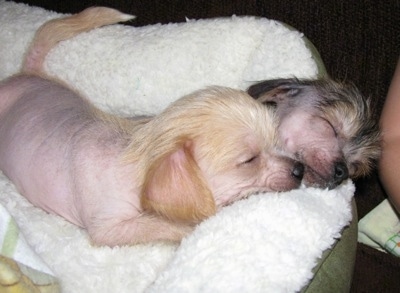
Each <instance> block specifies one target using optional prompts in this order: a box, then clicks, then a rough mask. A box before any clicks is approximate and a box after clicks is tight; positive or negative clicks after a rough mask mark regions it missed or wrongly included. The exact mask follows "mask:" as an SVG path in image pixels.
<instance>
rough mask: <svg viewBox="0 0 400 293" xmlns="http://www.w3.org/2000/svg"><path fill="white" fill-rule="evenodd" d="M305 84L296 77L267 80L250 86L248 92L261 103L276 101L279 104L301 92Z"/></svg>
mask: <svg viewBox="0 0 400 293" xmlns="http://www.w3.org/2000/svg"><path fill="white" fill-rule="evenodd" d="M303 87H304V85H303V84H302V82H300V81H299V80H297V79H295V78H291V79H272V80H265V81H262V82H259V83H256V84H254V85H252V86H250V87H249V88H248V89H247V92H248V94H249V95H250V96H252V97H253V98H254V99H256V100H258V101H259V102H261V103H275V104H277V105H279V104H281V103H283V102H285V101H286V98H291V97H294V96H296V95H298V93H299V92H300V90H301V88H303Z"/></svg>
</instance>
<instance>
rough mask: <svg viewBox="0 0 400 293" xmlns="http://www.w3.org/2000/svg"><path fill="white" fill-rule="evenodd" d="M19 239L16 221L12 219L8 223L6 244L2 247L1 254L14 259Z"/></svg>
mask: <svg viewBox="0 0 400 293" xmlns="http://www.w3.org/2000/svg"><path fill="white" fill-rule="evenodd" d="M18 238H19V229H18V226H17V224H16V223H15V221H14V220H13V219H12V218H10V221H9V222H8V227H7V231H6V233H5V235H4V242H3V245H2V247H1V250H0V253H1V254H2V255H4V256H8V257H12V256H13V255H14V252H15V249H16V248H17V244H18Z"/></svg>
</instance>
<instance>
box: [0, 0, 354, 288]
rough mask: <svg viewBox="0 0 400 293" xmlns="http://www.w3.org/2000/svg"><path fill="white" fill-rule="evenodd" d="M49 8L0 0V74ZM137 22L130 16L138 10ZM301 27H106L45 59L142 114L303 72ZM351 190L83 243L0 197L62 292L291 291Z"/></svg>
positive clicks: (308, 58) (311, 72)
mask: <svg viewBox="0 0 400 293" xmlns="http://www.w3.org/2000/svg"><path fill="white" fill-rule="evenodd" d="M59 16H60V14H56V13H53V12H49V11H45V10H43V9H39V8H35V7H29V6H26V5H21V4H15V3H13V2H6V1H0V27H1V28H2V29H1V30H0V44H1V46H0V50H1V51H0V64H2V66H1V67H0V79H3V78H5V77H7V76H9V75H11V74H14V73H16V72H18V70H19V67H20V64H21V61H22V58H23V54H24V52H25V50H26V49H27V46H28V44H29V42H30V40H31V39H32V37H33V35H34V32H35V30H36V29H37V28H38V27H39V26H40V25H41V24H42V23H43V22H45V21H47V20H49V19H51V18H55V17H59ZM138 17H140V16H138ZM317 68H318V66H317V64H316V61H315V60H314V59H313V56H312V54H311V52H310V50H309V49H308V48H307V46H306V45H305V41H304V38H303V36H302V34H301V33H299V32H297V31H293V30H291V29H288V28H287V27H286V26H284V25H283V24H281V23H279V22H276V21H273V20H268V19H263V18H254V17H236V16H232V17H229V18H218V19H209V20H198V21H196V20H188V21H187V22H186V23H183V24H168V25H153V26H147V27H138V28H135V27H132V26H125V25H113V26H109V27H105V28H100V29H96V30H93V31H91V32H88V33H84V34H81V35H80V36H78V37H76V38H74V39H72V40H69V41H66V42H63V43H60V44H59V45H58V46H57V47H56V48H54V50H52V51H51V52H50V54H49V56H48V58H47V60H46V70H47V71H48V73H49V74H51V75H54V76H57V77H58V78H60V79H62V80H64V81H65V82H66V83H67V84H69V85H70V86H71V87H73V88H75V89H77V90H79V91H80V92H81V93H82V94H83V95H85V96H86V97H87V98H89V99H90V100H92V101H93V102H94V103H95V104H96V105H98V106H99V107H101V108H103V109H105V110H107V111H112V112H118V113H122V114H124V115H134V114H138V113H139V114H153V113H158V112H159V111H161V110H162V109H164V108H165V107H166V106H167V105H168V104H169V103H170V102H172V101H174V100H176V99H177V98H179V97H181V96H182V95H184V94H187V93H189V92H192V91H193V90H197V89H199V88H202V87H204V86H209V85H223V86H230V87H235V88H242V89H245V88H246V87H247V86H249V85H250V84H251V83H253V82H255V81H257V80H262V79H267V78H274V77H293V76H295V77H315V76H316V75H317V74H318V72H317V71H318V70H317ZM353 193H354V185H353V183H352V182H351V181H347V182H345V183H344V184H342V185H341V186H340V187H338V188H337V189H335V190H330V191H328V190H319V189H313V188H307V189H299V190H294V191H291V192H287V193H280V194H275V193H272V194H259V195H254V196H251V197H249V198H248V199H246V200H241V201H239V202H237V203H235V204H233V205H231V206H229V207H226V208H224V209H222V210H221V211H220V212H219V213H218V214H217V215H216V216H214V217H211V218H210V219H208V220H206V221H204V222H203V223H202V224H200V225H199V226H198V227H197V228H196V230H195V231H194V233H193V234H191V235H189V236H188V237H187V238H186V239H184V240H183V242H182V244H181V245H180V246H174V245H167V244H163V243H155V244H149V245H136V246H131V247H128V246H126V247H115V248H109V247H94V246H92V245H91V244H90V242H89V240H88V238H87V235H86V233H85V231H84V230H81V229H79V228H77V227H76V226H73V225H72V224H70V223H68V222H66V221H65V220H63V219H62V218H60V217H58V216H55V215H50V214H47V213H45V212H44V211H42V210H40V209H38V208H35V207H33V206H32V205H31V204H30V203H29V202H28V201H26V200H25V199H24V198H23V197H22V196H21V195H20V194H19V193H18V192H17V191H16V190H15V188H14V186H13V185H12V184H11V183H10V182H9V181H8V180H7V178H5V177H4V176H3V175H1V176H0V204H1V205H2V206H3V207H5V209H6V210H7V212H8V213H10V214H11V215H12V216H13V218H14V219H15V221H16V223H17V224H18V226H19V229H20V231H21V233H22V234H23V235H24V238H25V239H26V241H27V243H28V244H29V245H30V247H31V248H32V249H33V251H35V253H36V254H37V255H38V256H39V257H40V258H41V259H42V260H43V261H44V262H45V263H46V264H47V266H48V267H49V268H50V270H51V271H52V274H54V275H55V276H57V278H58V280H59V282H60V285H61V288H62V290H63V292H71V293H75V292H96V293H99V292H145V291H148V292H295V291H299V290H300V289H301V288H302V287H303V286H305V285H306V284H307V283H308V282H309V281H310V279H311V278H312V269H313V267H314V266H315V265H316V264H317V261H318V258H319V257H320V256H321V255H322V252H323V251H324V250H326V249H329V248H330V247H331V246H332V245H333V244H334V242H335V241H336V239H338V238H340V233H341V231H342V229H343V228H344V227H345V226H346V225H348V223H349V222H350V220H351V205H350V201H351V199H352V196H353Z"/></svg>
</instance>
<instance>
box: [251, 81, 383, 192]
mask: <svg viewBox="0 0 400 293" xmlns="http://www.w3.org/2000/svg"><path fill="white" fill-rule="evenodd" d="M248 93H249V94H250V95H251V96H252V97H253V98H255V99H257V100H258V101H260V102H261V103H263V104H265V105H268V106H271V107H275V108H276V114H277V116H278V119H279V126H278V132H279V137H280V139H281V143H282V144H283V145H284V148H285V149H286V151H288V152H289V153H291V154H292V156H293V158H296V160H299V161H300V162H302V163H303V164H304V165H305V173H304V177H303V182H304V184H305V185H306V186H314V187H321V188H330V189H331V188H334V187H336V186H337V185H339V184H340V183H341V182H342V181H343V180H345V179H347V178H352V179H355V178H358V177H362V176H365V175H367V174H368V173H369V172H370V170H371V169H372V167H373V166H374V163H375V161H376V160H377V159H378V157H379V155H380V131H379V126H378V123H377V120H376V119H375V117H374V115H373V111H372V109H371V103H370V99H365V98H364V97H363V96H362V95H361V94H360V92H359V91H358V90H357V88H356V87H355V86H354V85H352V84H344V83H340V82H336V81H334V80H332V79H319V80H298V79H275V80H266V81H262V82H259V83H256V84H254V85H252V86H250V87H249V88H248Z"/></svg>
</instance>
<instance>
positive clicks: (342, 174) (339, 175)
mask: <svg viewBox="0 0 400 293" xmlns="http://www.w3.org/2000/svg"><path fill="white" fill-rule="evenodd" d="M347 178H349V170H348V169H347V166H346V164H345V163H343V162H338V163H336V164H335V173H334V180H335V183H336V184H340V183H342V182H343V180H346V179H347Z"/></svg>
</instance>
